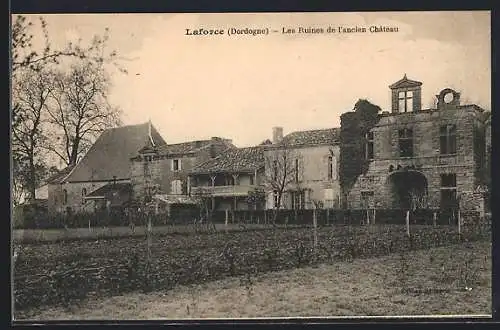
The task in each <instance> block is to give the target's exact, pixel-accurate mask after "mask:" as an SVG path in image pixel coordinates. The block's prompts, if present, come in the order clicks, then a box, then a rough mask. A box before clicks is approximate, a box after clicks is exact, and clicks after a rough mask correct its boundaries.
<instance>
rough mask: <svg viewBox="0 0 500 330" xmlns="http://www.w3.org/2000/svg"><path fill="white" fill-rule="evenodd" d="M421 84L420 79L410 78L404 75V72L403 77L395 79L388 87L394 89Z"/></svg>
mask: <svg viewBox="0 0 500 330" xmlns="http://www.w3.org/2000/svg"><path fill="white" fill-rule="evenodd" d="M418 86H422V83H421V82H420V81H416V80H411V79H408V77H406V73H405V75H404V77H403V78H402V79H400V80H398V81H396V82H395V83H394V84H392V85H390V86H389V88H390V89H396V88H407V87H418Z"/></svg>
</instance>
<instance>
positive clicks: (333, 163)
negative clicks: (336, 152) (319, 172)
mask: <svg viewBox="0 0 500 330" xmlns="http://www.w3.org/2000/svg"><path fill="white" fill-rule="evenodd" d="M336 179H337V158H335V157H334V156H328V180H336Z"/></svg>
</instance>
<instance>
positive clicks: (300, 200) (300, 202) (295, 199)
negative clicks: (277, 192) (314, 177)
mask: <svg viewBox="0 0 500 330" xmlns="http://www.w3.org/2000/svg"><path fill="white" fill-rule="evenodd" d="M290 194H291V195H292V196H291V197H292V209H294V210H298V209H303V208H304V206H305V199H306V198H305V197H306V194H305V192H304V191H292V192H291V193H290Z"/></svg>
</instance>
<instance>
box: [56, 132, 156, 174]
mask: <svg viewBox="0 0 500 330" xmlns="http://www.w3.org/2000/svg"><path fill="white" fill-rule="evenodd" d="M150 129H151V137H152V138H153V141H154V143H155V145H156V146H157V147H158V146H161V145H164V144H165V141H164V140H163V138H162V137H161V135H160V134H159V133H158V131H157V130H156V129H155V128H154V127H153V126H152V125H151V126H150V123H144V124H139V125H129V126H121V127H116V128H111V129H109V130H106V131H104V132H103V133H102V134H101V136H99V138H98V139H97V141H96V142H95V143H94V145H93V146H92V147H91V148H90V149H89V151H88V152H87V154H85V156H84V157H83V159H82V160H81V161H80V162H79V163H78V164H77V165H76V166H75V168H74V169H73V170H72V171H71V173H70V174H69V175H68V176H67V177H66V178H65V179H64V181H67V182H78V181H108V180H113V177H116V179H118V180H120V179H128V178H130V158H132V157H133V156H135V155H136V154H137V152H138V151H139V150H140V149H141V148H143V147H144V146H147V145H150V144H151V141H150V138H149V130H150Z"/></svg>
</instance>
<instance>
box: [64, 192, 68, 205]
mask: <svg viewBox="0 0 500 330" xmlns="http://www.w3.org/2000/svg"><path fill="white" fill-rule="evenodd" d="M66 204H68V191H67V190H66V189H64V190H63V205H66Z"/></svg>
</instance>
